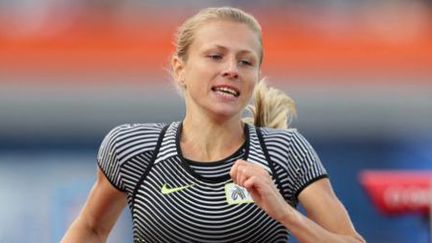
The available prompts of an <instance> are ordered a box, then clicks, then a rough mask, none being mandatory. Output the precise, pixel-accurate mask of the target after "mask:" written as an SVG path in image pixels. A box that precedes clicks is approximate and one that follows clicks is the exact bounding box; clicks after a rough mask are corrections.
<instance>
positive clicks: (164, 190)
mask: <svg viewBox="0 0 432 243" xmlns="http://www.w3.org/2000/svg"><path fill="white" fill-rule="evenodd" d="M193 185H194V184H190V185H186V186H180V187H168V185H167V184H164V185H163V186H162V188H161V193H162V194H164V195H167V194H171V193H173V192H178V191H182V190H184V189H186V188H189V187H191V186H193Z"/></svg>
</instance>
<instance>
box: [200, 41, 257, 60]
mask: <svg viewBox="0 0 432 243" xmlns="http://www.w3.org/2000/svg"><path fill="white" fill-rule="evenodd" d="M212 48H216V49H221V50H224V51H226V50H228V48H227V47H226V46H222V45H217V44H216V45H214V46H212V47H210V48H207V49H212ZM239 53H240V54H252V55H254V51H252V50H249V49H242V50H240V51H239ZM257 57H258V55H257Z"/></svg>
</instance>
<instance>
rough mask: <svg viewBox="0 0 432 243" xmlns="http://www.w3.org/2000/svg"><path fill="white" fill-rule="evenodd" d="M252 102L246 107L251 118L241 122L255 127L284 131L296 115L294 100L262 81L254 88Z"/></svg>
mask: <svg viewBox="0 0 432 243" xmlns="http://www.w3.org/2000/svg"><path fill="white" fill-rule="evenodd" d="M253 100H254V103H255V104H253V105H249V106H248V107H247V111H249V112H250V113H251V115H252V117H246V118H244V119H243V121H244V122H246V123H249V124H253V125H255V126H257V127H269V128H279V129H286V128H288V125H289V124H290V123H291V121H292V119H293V118H294V117H295V116H296V114H297V113H296V108H295V102H294V100H293V99H291V98H290V97H289V96H288V95H286V94H285V93H284V92H283V91H281V90H279V89H276V88H272V87H269V86H268V85H267V84H266V83H265V81H264V80H261V81H260V82H259V83H258V84H257V86H256V87H255V90H254V94H253Z"/></svg>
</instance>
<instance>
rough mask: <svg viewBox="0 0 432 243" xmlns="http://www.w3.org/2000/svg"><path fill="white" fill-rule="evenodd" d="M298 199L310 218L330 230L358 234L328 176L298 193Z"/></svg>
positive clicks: (345, 233) (338, 232)
mask: <svg viewBox="0 0 432 243" xmlns="http://www.w3.org/2000/svg"><path fill="white" fill-rule="evenodd" d="M298 199H299V201H300V203H301V204H302V206H303V207H304V209H305V210H306V213H307V216H308V218H310V219H311V220H313V221H315V222H316V223H317V224H319V225H321V226H322V227H323V228H325V229H327V230H328V231H330V232H333V233H337V234H344V235H356V234H357V233H356V231H355V229H354V226H353V224H352V222H351V220H350V218H349V215H348V212H347V210H346V209H345V207H344V206H343V204H342V203H341V202H340V201H339V199H338V198H337V197H336V195H335V193H334V192H333V189H332V187H331V184H330V181H329V180H328V179H327V178H324V179H320V180H318V181H316V182H314V183H312V184H311V185H309V186H308V187H306V188H305V189H304V190H303V191H302V192H301V193H300V194H299V195H298Z"/></svg>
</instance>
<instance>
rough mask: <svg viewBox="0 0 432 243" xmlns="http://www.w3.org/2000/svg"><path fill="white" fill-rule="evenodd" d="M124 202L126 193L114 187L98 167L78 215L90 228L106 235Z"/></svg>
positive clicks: (124, 204)
mask: <svg viewBox="0 0 432 243" xmlns="http://www.w3.org/2000/svg"><path fill="white" fill-rule="evenodd" d="M126 204H127V199H126V193H125V192H122V191H120V190H118V189H116V188H115V187H114V186H113V185H112V184H111V183H110V182H109V181H108V179H107V178H106V177H105V175H104V174H103V172H102V171H101V170H100V168H98V171H97V180H96V182H95V184H94V185H93V187H92V189H91V191H90V194H89V196H88V198H87V201H86V203H85V206H84V208H83V210H82V211H81V214H80V216H79V217H80V218H81V219H82V220H84V221H85V223H86V224H87V225H88V226H89V227H90V228H91V229H92V230H94V231H96V232H97V233H102V234H106V235H107V234H108V233H109V232H110V231H111V229H112V227H113V226H114V224H115V222H116V220H117V219H118V217H119V216H120V214H121V212H122V210H123V208H124V207H125V206H126Z"/></svg>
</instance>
